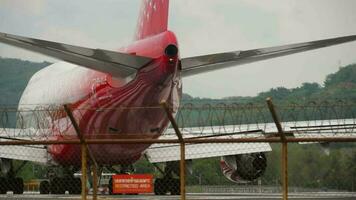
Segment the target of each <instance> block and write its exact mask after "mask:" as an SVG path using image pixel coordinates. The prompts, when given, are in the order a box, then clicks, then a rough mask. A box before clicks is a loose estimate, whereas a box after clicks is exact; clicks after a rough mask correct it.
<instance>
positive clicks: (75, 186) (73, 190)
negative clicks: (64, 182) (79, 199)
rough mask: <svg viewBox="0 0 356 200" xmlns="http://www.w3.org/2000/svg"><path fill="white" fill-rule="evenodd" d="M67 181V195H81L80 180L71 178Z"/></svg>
mask: <svg viewBox="0 0 356 200" xmlns="http://www.w3.org/2000/svg"><path fill="white" fill-rule="evenodd" d="M68 181H69V184H68V185H69V188H68V192H69V194H80V193H82V180H81V179H80V178H73V179H70V180H68Z"/></svg>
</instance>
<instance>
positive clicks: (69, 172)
mask: <svg viewBox="0 0 356 200" xmlns="http://www.w3.org/2000/svg"><path fill="white" fill-rule="evenodd" d="M74 171H75V169H72V168H69V167H68V168H64V169H63V176H62V177H58V176H57V175H56V173H53V172H52V170H49V173H48V174H49V175H48V177H49V180H45V181H41V183H40V188H39V189H40V194H49V193H51V194H65V192H66V191H68V192H69V194H80V193H81V192H82V187H81V184H82V181H81V179H80V178H76V177H74V176H73V174H74Z"/></svg>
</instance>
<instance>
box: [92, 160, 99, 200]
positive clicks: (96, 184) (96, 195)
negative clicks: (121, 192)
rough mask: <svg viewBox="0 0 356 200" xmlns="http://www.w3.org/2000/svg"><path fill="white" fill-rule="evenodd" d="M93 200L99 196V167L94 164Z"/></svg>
mask: <svg viewBox="0 0 356 200" xmlns="http://www.w3.org/2000/svg"><path fill="white" fill-rule="evenodd" d="M92 171H93V200H97V198H98V168H97V165H93V168H92Z"/></svg>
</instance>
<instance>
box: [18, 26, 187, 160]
mask: <svg viewBox="0 0 356 200" xmlns="http://www.w3.org/2000/svg"><path fill="white" fill-rule="evenodd" d="M169 45H174V46H175V47H178V44H177V40H176V37H175V35H174V34H173V33H172V32H170V31H165V32H162V33H160V34H157V35H154V36H152V37H148V38H145V39H142V40H137V41H136V42H134V43H133V44H132V45H130V46H128V47H126V48H123V49H122V51H123V52H124V53H129V54H135V55H140V56H146V57H150V58H154V59H153V61H152V62H150V63H149V64H147V66H144V67H142V68H141V69H139V70H138V72H137V73H136V75H135V77H131V78H124V79H118V78H113V77H112V76H111V75H110V74H105V73H101V72H98V71H94V70H90V69H87V68H84V67H81V66H77V65H73V64H70V63H66V62H59V63H55V64H52V65H50V66H48V67H46V68H44V69H42V70H40V71H39V72H37V73H36V74H35V75H34V76H33V77H32V78H31V80H30V81H29V83H28V85H27V87H26V89H25V91H24V93H23V95H22V97H21V100H20V105H19V109H24V108H26V109H35V108H36V106H37V105H41V106H42V107H43V105H48V106H50V105H57V106H58V105H64V104H71V105H72V107H71V110H72V113H73V115H74V117H75V119H76V122H77V123H78V125H79V127H80V130H81V132H82V134H83V135H84V136H85V137H87V138H89V137H90V138H105V139H110V138H115V137H117V136H119V135H120V134H125V135H129V134H136V135H137V134H143V135H144V137H145V138H158V137H159V136H160V135H161V134H162V133H163V132H164V130H165V129H166V128H167V126H168V124H169V120H168V119H167V117H166V113H165V112H164V111H163V110H162V109H160V108H158V107H159V104H160V102H162V101H165V102H167V103H168V104H169V105H170V106H171V107H172V108H174V109H175V111H176V109H177V108H178V106H179V100H180V96H181V91H182V88H181V77H180V71H179V56H178V54H176V55H173V56H172V55H167V54H166V53H165V49H166V47H167V46H169ZM129 79H131V80H129ZM148 107H156V109H154V108H148ZM120 108H127V109H120ZM130 108H135V109H130ZM98 109H100V111H98ZM58 112H63V111H58ZM28 117H31V116H28ZM68 120H69V119H68V117H67V116H66V115H63V116H61V117H58V115H57V117H56V119H53V118H52V121H53V124H52V125H51V129H52V134H53V135H54V136H56V137H57V139H61V137H64V136H65V137H68V136H72V137H76V136H77V134H76V132H75V130H74V128H73V126H72V125H71V124H70V123H68ZM34 128H35V127H34ZM113 130H114V131H113ZM148 146H149V145H148V144H135V145H133V144H113V145H90V146H89V148H90V149H91V152H92V153H93V155H94V156H95V158H96V161H97V162H98V163H99V164H102V165H114V164H125V163H128V164H129V163H132V162H135V161H136V160H138V159H139V158H140V157H141V154H142V153H143V152H144V150H145V149H146V148H148ZM49 152H50V154H51V156H52V158H53V160H54V161H56V162H57V163H58V164H61V165H79V162H80V159H75V158H79V156H80V148H79V145H64V144H63V145H51V146H49Z"/></svg>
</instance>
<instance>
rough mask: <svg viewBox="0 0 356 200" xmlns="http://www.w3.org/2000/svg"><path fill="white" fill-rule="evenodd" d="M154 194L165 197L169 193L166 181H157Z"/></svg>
mask: <svg viewBox="0 0 356 200" xmlns="http://www.w3.org/2000/svg"><path fill="white" fill-rule="evenodd" d="M154 192H155V194H156V195H165V194H166V193H167V192H168V187H167V183H166V181H165V179H162V178H157V179H156V180H155V183H154Z"/></svg>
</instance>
